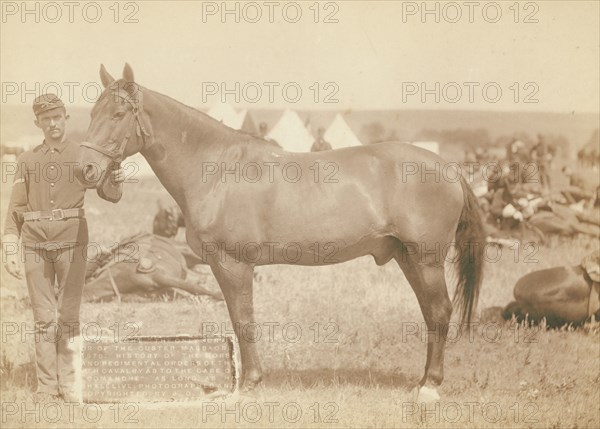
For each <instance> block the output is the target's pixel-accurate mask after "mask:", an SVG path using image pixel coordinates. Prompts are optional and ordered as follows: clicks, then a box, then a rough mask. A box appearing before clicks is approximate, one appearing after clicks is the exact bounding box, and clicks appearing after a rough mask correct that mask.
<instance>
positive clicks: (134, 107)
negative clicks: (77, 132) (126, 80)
mask: <svg viewBox="0 0 600 429" xmlns="http://www.w3.org/2000/svg"><path fill="white" fill-rule="evenodd" d="M114 87H116V85H115V86H114ZM111 89H113V88H111ZM112 94H113V95H115V96H117V97H119V98H120V99H121V100H123V101H126V102H127V103H129V104H130V105H131V112H128V113H127V114H128V115H129V123H128V124H127V133H126V134H125V136H124V137H123V140H122V141H121V143H119V144H118V146H117V147H116V148H115V149H107V148H105V147H104V146H101V145H98V144H95V143H89V142H83V143H81V146H85V147H87V148H90V149H92V150H95V151H96V152H100V153H101V154H102V155H104V156H106V157H108V158H110V160H111V161H112V162H114V163H116V164H120V163H121V161H123V153H124V152H125V147H126V146H127V143H128V142H129V139H130V137H131V125H132V123H133V122H136V135H137V136H138V137H141V138H142V148H145V147H146V137H149V136H150V134H149V133H148V132H147V131H146V128H144V125H143V124H142V120H141V119H140V114H141V112H143V111H144V108H143V94H142V92H141V91H139V90H138V94H139V95H138V97H137V98H134V99H132V97H130V96H128V95H123V94H122V92H121V91H118V90H117V91H114V92H113V93H112ZM116 132H117V129H115V131H114V133H116ZM114 133H113V134H112V135H111V136H110V138H109V139H108V144H107V146H113V145H114V144H115V142H116V137H115V136H114Z"/></svg>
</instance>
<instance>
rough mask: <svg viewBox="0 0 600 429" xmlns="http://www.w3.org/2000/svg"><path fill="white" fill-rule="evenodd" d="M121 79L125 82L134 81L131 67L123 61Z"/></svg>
mask: <svg viewBox="0 0 600 429" xmlns="http://www.w3.org/2000/svg"><path fill="white" fill-rule="evenodd" d="M123 79H125V82H135V79H134V78H133V69H132V68H131V66H130V65H129V63H125V68H123Z"/></svg>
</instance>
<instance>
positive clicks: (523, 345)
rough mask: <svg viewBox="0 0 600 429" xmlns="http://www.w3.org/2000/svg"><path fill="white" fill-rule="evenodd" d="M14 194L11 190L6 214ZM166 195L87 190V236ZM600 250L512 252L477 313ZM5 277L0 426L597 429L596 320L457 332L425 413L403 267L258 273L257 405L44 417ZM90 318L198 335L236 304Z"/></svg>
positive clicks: (150, 208)
mask: <svg viewBox="0 0 600 429" xmlns="http://www.w3.org/2000/svg"><path fill="white" fill-rule="evenodd" d="M3 191H6V189H4V188H3ZM7 196H8V193H7V192H2V203H3V204H2V206H3V207H2V215H3V216H4V214H5V212H6V199H7ZM159 197H162V198H168V196H166V194H165V193H164V191H163V190H162V189H161V187H160V185H159V184H158V183H157V182H156V181H155V180H145V181H143V182H142V183H138V184H136V185H131V186H127V187H126V188H125V195H124V199H123V201H122V202H121V203H119V204H117V205H113V204H110V203H107V202H104V201H101V200H100V199H98V198H97V196H96V195H95V194H94V193H92V192H88V194H87V196H86V207H87V210H88V218H89V225H90V237H92V239H93V240H95V241H97V242H99V243H101V244H103V245H110V244H112V243H114V242H115V241H117V240H118V239H119V238H120V237H122V236H124V235H128V234H131V233H133V232H135V231H136V230H150V229H151V224H152V218H153V215H154V213H155V201H156V199H157V198H159ZM107 215H110V217H108V216H107ZM597 247H598V243H597V242H596V241H594V240H591V239H586V238H583V237H579V238H575V239H570V240H565V239H552V240H550V242H549V243H548V244H547V245H545V246H544V247H541V248H539V249H538V251H537V253H536V254H535V256H534V259H536V260H537V262H533V263H526V262H525V256H527V255H526V254H525V252H523V251H521V252H518V253H515V252H514V251H512V250H505V251H504V253H503V254H502V257H501V259H500V260H499V261H498V262H496V263H488V264H487V266H486V276H485V282H484V285H483V290H482V293H481V297H480V301H479V308H480V309H483V308H486V307H490V306H503V305H505V304H506V303H507V302H508V301H510V300H511V299H512V288H513V286H514V284H515V281H516V280H517V279H518V278H519V277H520V276H521V275H523V274H525V273H527V272H529V271H532V270H535V269H540V268H545V267H550V266H555V265H564V264H576V263H578V262H579V261H580V259H581V257H582V256H584V255H585V254H587V253H589V252H590V251H591V250H593V249H595V248H597ZM1 280H2V288H1V291H2V300H1V307H0V308H1V310H2V315H1V317H2V323H3V335H2V341H1V346H2V352H1V360H0V365H1V366H0V371H1V383H0V394H1V400H2V410H1V412H2V415H1V422H2V423H1V424H2V427H30V426H39V427H48V426H56V427H66V426H76V427H199V426H202V427H298V428H300V427H302V428H304V427H332V428H333V427H411V428H413V427H420V428H421V427H422V428H438V427H452V428H454V427H461V428H462V427H467V428H471V427H477V428H479V427H484V428H487V427H490V428H491V427H494V428H498V427H501V428H505V427H522V428H528V427H535V428H538V427H540V428H542V427H544V428H545V427H556V428H575V427H577V428H583V427H590V428H592V427H593V428H596V427H600V410H599V406H598V404H599V403H600V355H599V353H600V329H599V327H598V324H590V325H587V326H585V327H584V328H580V329H577V330H573V329H567V328H565V329H562V330H545V329H543V328H542V327H535V328H525V327H519V326H515V325H511V324H510V323H507V324H496V323H489V322H487V323H486V322H484V321H481V322H480V324H479V325H475V326H474V329H473V333H472V335H468V334H467V333H463V334H461V335H460V336H457V335H454V337H453V341H452V342H450V343H449V344H448V347H447V353H446V362H445V381H444V383H443V385H442V387H441V389H440V394H441V395H442V401H441V402H440V403H438V404H437V405H435V406H432V407H431V408H428V409H425V408H424V407H421V406H420V405H419V404H416V403H414V402H413V401H414V398H413V395H412V392H411V390H412V389H413V387H414V386H415V385H416V383H417V382H418V380H419V379H420V377H421V376H422V372H423V367H424V363H425V342H424V337H422V322H423V319H422V316H421V313H420V310H419V308H418V305H417V301H416V298H415V296H414V293H413V292H412V290H411V288H410V286H409V285H408V283H407V282H406V280H405V279H404V276H403V275H402V274H401V272H400V270H399V268H398V267H397V266H396V265H395V264H393V263H390V264H388V265H386V266H383V267H377V266H376V265H375V264H374V262H373V261H372V259H370V258H360V259H357V260H354V261H351V262H348V263H344V264H340V265H335V266H325V267H316V268H306V267H295V266H271V267H261V268H258V269H257V278H256V282H255V285H256V287H255V303H256V305H255V308H256V319H257V323H258V324H259V326H260V328H261V332H262V334H263V335H262V337H261V339H260V340H259V341H258V347H259V351H260V353H261V356H262V359H263V360H262V364H263V369H264V371H265V380H264V383H263V384H262V385H261V386H259V388H258V389H257V390H256V392H255V393H254V394H253V395H252V396H243V397H242V398H240V400H239V401H238V400H236V398H232V399H230V400H228V401H225V402H221V401H215V402H206V403H204V404H170V405H168V406H164V405H161V406H157V405H144V404H113V405H102V406H101V407H100V406H94V405H87V406H85V407H84V406H76V407H72V408H71V409H69V408H67V407H66V406H65V405H60V406H54V405H53V404H50V405H43V406H37V408H36V407H35V406H34V404H33V403H32V402H31V395H32V391H34V389H35V372H34V369H33V364H32V356H33V355H32V352H33V343H32V341H31V340H30V339H29V338H25V340H24V341H21V338H19V336H18V335H16V336H15V335H5V334H6V333H7V332H6V329H8V326H9V325H10V326H14V325H12V324H14V323H17V324H20V323H21V322H31V314H30V308H29V303H28V298H27V293H26V287H25V283H24V282H23V281H21V282H18V281H16V280H14V279H12V278H11V277H10V276H8V275H7V273H6V272H5V271H4V270H2V273H1ZM210 281H211V282H212V281H214V280H212V279H211V280H210ZM81 318H82V322H84V323H90V322H95V323H98V324H100V325H101V326H104V327H108V326H111V325H113V324H114V323H115V322H117V323H118V324H119V326H121V327H124V326H125V323H127V322H130V323H133V324H135V326H136V327H137V328H138V329H139V331H138V334H141V335H161V334H164V335H175V334H198V333H201V331H202V326H203V324H206V323H217V326H218V327H219V329H220V330H227V329H229V328H230V324H226V323H227V320H228V317H227V312H226V308H225V305H224V304H222V303H214V302H212V301H208V300H197V301H191V300H178V301H165V302H127V303H122V304H118V303H116V302H111V303H105V304H92V303H85V304H83V307H82V311H81ZM223 323H225V325H222V324H223ZM270 326H271V327H272V331H269V327H270ZM223 328H224V329H223ZM27 410H29V411H27ZM57 413H58V414H57ZM53 422H55V423H53Z"/></svg>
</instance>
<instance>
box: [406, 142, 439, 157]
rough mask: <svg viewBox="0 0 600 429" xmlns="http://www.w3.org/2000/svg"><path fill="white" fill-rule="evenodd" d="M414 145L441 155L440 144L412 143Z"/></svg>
mask: <svg viewBox="0 0 600 429" xmlns="http://www.w3.org/2000/svg"><path fill="white" fill-rule="evenodd" d="M412 144H413V146H418V147H420V148H423V149H427V150H428V151H431V152H433V153H435V154H438V155H439V154H440V144H439V143H438V142H412Z"/></svg>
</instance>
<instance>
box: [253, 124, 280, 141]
mask: <svg viewBox="0 0 600 429" xmlns="http://www.w3.org/2000/svg"><path fill="white" fill-rule="evenodd" d="M268 132H269V126H268V125H267V123H266V122H261V123H260V124H259V125H258V137H260V138H261V139H263V140H265V141H267V142H269V143H271V144H272V145H273V146H277V147H281V145H280V144H279V143H278V142H277V140H275V139H271V138H268V137H267V134H268Z"/></svg>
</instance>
